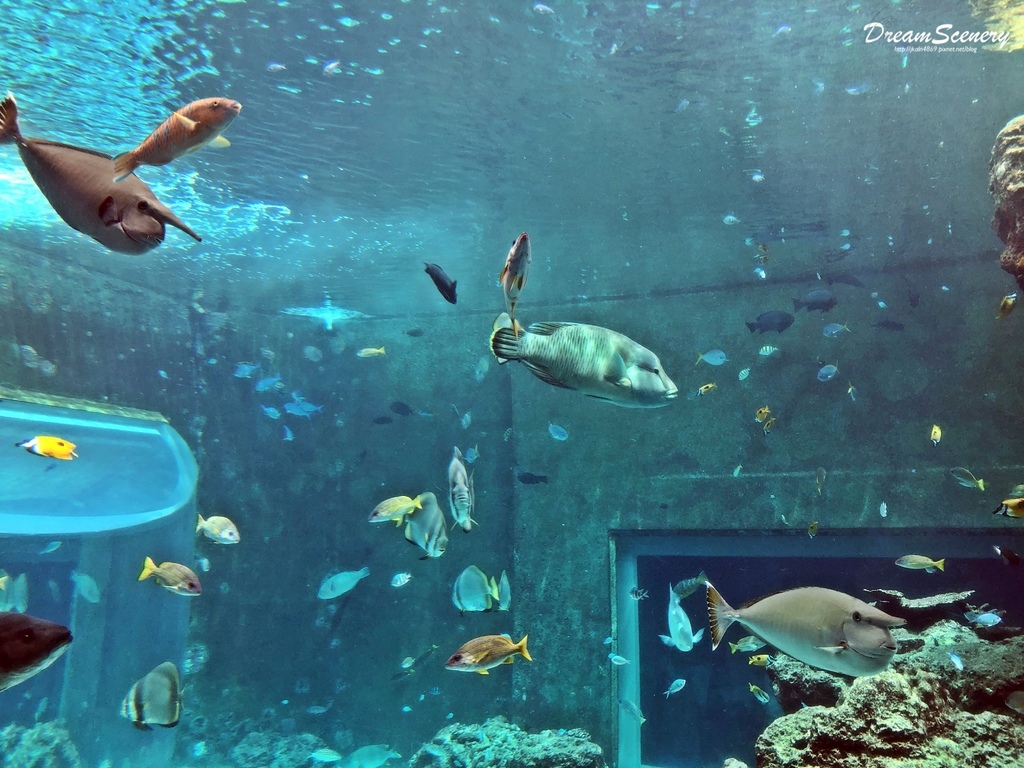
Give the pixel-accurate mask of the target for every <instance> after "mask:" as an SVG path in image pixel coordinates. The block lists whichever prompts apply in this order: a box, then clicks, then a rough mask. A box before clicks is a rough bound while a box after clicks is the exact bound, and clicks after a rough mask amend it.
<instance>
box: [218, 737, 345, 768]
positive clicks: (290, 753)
mask: <svg viewBox="0 0 1024 768" xmlns="http://www.w3.org/2000/svg"><path fill="white" fill-rule="evenodd" d="M326 746H327V744H326V743H325V742H324V740H323V739H321V738H318V737H317V736H314V735H313V734H311V733H300V734H298V735H297V736H281V735H280V734H279V733H275V732H273V731H252V732H251V733H249V734H248V735H247V736H246V737H245V738H243V739H242V740H241V742H239V743H238V744H237V745H236V746H235V747H233V748H232V750H231V761H232V762H233V763H234V764H235V766H237V768H294V767H295V766H296V765H304V764H306V763H308V762H309V756H310V755H311V754H313V753H314V752H316V751H317V750H318V749H321V748H323V747H326Z"/></svg>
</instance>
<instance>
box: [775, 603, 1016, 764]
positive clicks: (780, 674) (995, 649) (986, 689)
mask: <svg viewBox="0 0 1024 768" xmlns="http://www.w3.org/2000/svg"><path fill="white" fill-rule="evenodd" d="M894 634H896V635H897V639H898V640H899V642H900V647H901V651H900V653H899V654H898V655H897V657H896V660H895V661H894V662H893V665H892V668H891V669H889V670H886V671H885V672H883V673H881V674H878V675H874V676H872V677H863V678H858V679H855V680H850V679H848V678H843V677H839V676H836V675H832V674H829V673H827V672H822V671H820V670H815V669H811V668H810V667H807V666H806V665H804V664H802V663H800V662H798V661H794V660H792V659H789V658H787V657H785V656H781V655H780V656H779V657H777V658H776V659H775V660H774V661H773V662H772V664H771V666H770V667H769V668H768V671H769V674H770V675H771V677H772V679H773V683H774V686H775V689H776V694H777V695H778V699H779V702H780V704H781V705H782V707H783V710H784V711H785V712H787V713H789V714H787V715H785V716H784V717H781V718H779V719H778V720H776V721H775V722H773V723H772V724H771V725H770V726H768V728H767V729H766V730H765V731H764V733H762V734H761V736H760V738H759V739H758V741H757V745H756V748H755V751H756V755H757V765H758V768H855V767H856V768H897V766H899V767H901V768H905V767H906V766H915V767H916V768H932V767H933V766H934V768H942V767H945V766H948V767H949V768H961V767H962V766H972V767H974V768H1006V767H1007V766H1011V765H1021V764H1022V763H1021V759H1022V758H1021V756H1022V755H1024V719H1022V718H1021V716H1020V715H1019V714H1017V713H1016V712H1014V711H1013V710H1011V709H1009V708H1008V707H1007V706H1006V704H1005V702H1006V698H1007V696H1008V695H1009V694H1010V693H1011V692H1013V691H1019V690H1024V664H1022V663H1021V659H1022V658H1024V637H1013V638H1010V639H1007V640H1002V641H999V642H991V641H987V640H983V639H982V638H980V637H979V636H978V634H977V633H976V632H974V631H973V630H972V629H971V628H969V627H964V626H962V625H960V624H957V623H956V622H953V621H941V622H939V623H937V624H935V625H933V626H931V627H929V628H927V629H925V630H923V631H922V632H920V633H918V634H911V633H909V632H907V631H906V630H896V632H894ZM951 654H953V655H952V656H951ZM958 664H962V666H963V669H959V668H958Z"/></svg>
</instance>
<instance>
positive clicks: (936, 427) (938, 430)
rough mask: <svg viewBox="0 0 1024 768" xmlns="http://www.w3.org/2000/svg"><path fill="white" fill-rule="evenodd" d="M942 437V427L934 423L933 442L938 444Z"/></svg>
mask: <svg viewBox="0 0 1024 768" xmlns="http://www.w3.org/2000/svg"><path fill="white" fill-rule="evenodd" d="M941 439H942V427H940V426H939V425H938V424H932V443H933V444H935V445H938V444H939V441H940V440H941Z"/></svg>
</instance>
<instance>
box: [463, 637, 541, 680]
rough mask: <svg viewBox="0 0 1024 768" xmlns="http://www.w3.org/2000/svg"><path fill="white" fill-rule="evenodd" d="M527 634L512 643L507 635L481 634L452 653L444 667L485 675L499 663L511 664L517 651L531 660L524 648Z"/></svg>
mask: <svg viewBox="0 0 1024 768" xmlns="http://www.w3.org/2000/svg"><path fill="white" fill-rule="evenodd" d="M526 638H527V635H523V639H522V640H520V641H519V642H518V643H513V642H512V639H511V638H510V637H508V635H483V636H481V637H476V638H473V639H472V640H470V641H469V642H468V643H466V644H465V645H463V646H462V647H461V648H459V649H458V650H457V651H456V652H455V653H453V654H452V655H451V656H450V657H449V659H448V661H446V662H445V663H444V666H445V669H450V670H452V671H454V672H476V673H477V674H478V675H486V674H487V670H489V669H494V667H497V666H499V665H501V664H511V663H512V658H513V657H514V656H515V655H516V654H517V653H518V654H520V655H521V656H522V657H523V658H524V659H526V660H527V661H533V658H532V657H531V656H530V652H529V651H528V650H527V649H526Z"/></svg>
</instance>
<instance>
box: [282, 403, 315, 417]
mask: <svg viewBox="0 0 1024 768" xmlns="http://www.w3.org/2000/svg"><path fill="white" fill-rule="evenodd" d="M284 409H285V411H286V412H288V413H290V414H291V415H292V416H303V417H304V418H307V419H309V418H311V416H310V414H308V413H306V412H305V411H304V410H302V404H301V403H285V404H284Z"/></svg>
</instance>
